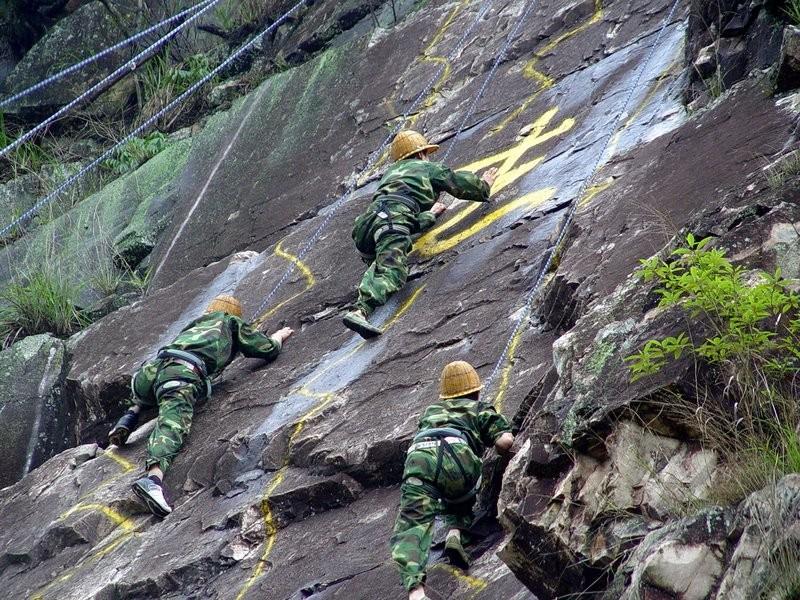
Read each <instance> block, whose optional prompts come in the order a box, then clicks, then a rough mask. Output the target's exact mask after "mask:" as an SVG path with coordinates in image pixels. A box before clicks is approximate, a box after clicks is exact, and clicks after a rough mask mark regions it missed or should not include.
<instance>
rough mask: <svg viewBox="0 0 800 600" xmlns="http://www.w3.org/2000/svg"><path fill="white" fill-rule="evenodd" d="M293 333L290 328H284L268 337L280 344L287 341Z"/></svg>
mask: <svg viewBox="0 0 800 600" xmlns="http://www.w3.org/2000/svg"><path fill="white" fill-rule="evenodd" d="M293 333H294V329H292V328H291V327H284V328H283V329H278V331H276V332H275V333H273V334H272V335H271V336H270V337H272V339H274V340H277V341H279V342H280V343H281V344H283V342H285V341H286V340H288V339H289V338H290V337H291V336H292V334H293Z"/></svg>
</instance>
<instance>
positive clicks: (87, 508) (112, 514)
mask: <svg viewBox="0 0 800 600" xmlns="http://www.w3.org/2000/svg"><path fill="white" fill-rule="evenodd" d="M79 512H99V513H101V514H102V515H103V516H104V517H106V518H107V519H108V520H109V521H111V522H112V523H114V524H115V525H118V526H119V527H122V528H123V529H124V530H125V531H133V530H134V528H135V527H136V524H135V523H134V522H133V521H132V520H131V519H130V518H129V517H126V516H125V515H123V514H121V513H119V512H117V511H116V510H114V509H113V508H111V507H110V506H106V505H105V504H98V503H88V504H77V505H75V506H73V507H72V508H70V509H69V510H68V511H67V512H65V513H64V514H63V515H61V516H60V517H59V520H64V519H66V518H67V517H69V516H70V515H74V514H75V513H79Z"/></svg>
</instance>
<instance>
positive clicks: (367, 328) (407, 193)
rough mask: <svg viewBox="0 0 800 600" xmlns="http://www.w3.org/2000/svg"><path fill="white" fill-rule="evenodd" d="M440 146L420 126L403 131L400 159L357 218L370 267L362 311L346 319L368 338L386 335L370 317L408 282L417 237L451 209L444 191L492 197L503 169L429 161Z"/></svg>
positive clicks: (397, 143) (395, 147) (397, 142)
mask: <svg viewBox="0 0 800 600" xmlns="http://www.w3.org/2000/svg"><path fill="white" fill-rule="evenodd" d="M438 149H439V146H437V145H436V144H430V143H428V140H426V139H425V138H424V137H423V136H422V135H421V134H419V133H417V132H416V131H410V130H409V131H401V132H400V133H398V134H397V136H396V137H395V139H394V141H393V142H392V147H391V152H390V153H391V157H392V159H393V160H394V161H395V164H394V165H392V166H391V167H390V168H389V170H388V171H387V172H386V174H385V175H384V176H383V178H382V179H381V181H380V183H379V184H378V190H377V191H376V192H375V195H374V196H373V199H372V203H371V204H370V205H369V208H368V209H367V211H366V212H365V213H363V214H362V215H360V216H359V217H358V218H357V219H356V222H355V226H354V227H353V240H354V241H355V244H356V249H357V250H358V251H359V252H360V253H361V257H362V258H363V259H364V262H366V263H367V264H368V265H369V268H368V269H367V272H366V273H364V277H363V278H362V279H361V284H360V285H359V287H358V302H357V303H356V310H354V311H351V312H349V313H347V314H346V315H345V316H344V319H343V322H344V324H345V326H346V327H348V328H349V329H352V330H353V331H355V332H356V333H358V334H359V335H361V336H362V337H365V338H371V337H375V336H378V335H380V334H381V330H380V329H379V328H378V327H375V326H373V325H372V324H370V322H369V317H370V315H371V314H372V313H373V312H374V311H375V309H376V308H378V307H379V306H382V305H383V304H386V302H387V300H388V299H389V296H391V295H392V294H394V293H395V292H397V291H398V290H399V289H400V288H402V287H403V285H404V284H405V282H406V278H407V277H408V253H409V252H410V251H411V236H413V235H414V234H417V233H420V232H421V231H424V230H426V229H429V228H430V227H433V225H434V223H436V218H437V217H438V216H439V215H441V214H442V213H443V212H444V211H445V210H446V209H447V207H446V206H445V205H444V204H442V203H441V202H439V201H438V197H439V194H441V193H442V192H447V193H449V194H451V195H453V196H455V197H456V198H462V199H464V200H473V201H475V202H488V201H489V194H490V189H491V187H492V184H493V183H494V180H495V178H496V177H497V169H489V170H488V171H486V173H484V174H483V177H480V178H479V177H478V176H476V175H474V174H473V173H470V172H469V171H453V170H451V169H450V168H448V167H446V166H445V165H443V164H442V163H438V162H431V161H430V160H429V158H428V156H429V155H430V154H432V153H433V152H436V150H438Z"/></svg>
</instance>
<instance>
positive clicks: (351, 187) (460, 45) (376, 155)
mask: <svg viewBox="0 0 800 600" xmlns="http://www.w3.org/2000/svg"><path fill="white" fill-rule="evenodd" d="M490 5H491V2H483V3H482V5H481V8H480V10H479V11H478V14H477V15H476V16H475V20H474V21H473V22H472V24H471V25H470V26H469V27H468V28H467V30H466V31H465V32H464V33H463V34H462V36H461V38H460V39H459V40H458V42H457V43H456V47H455V50H453V52H451V53H450V54H449V55H448V56H447V60H446V61H444V62H442V64H441V65H440V66H439V68H438V69H437V70H436V72H435V73H434V76H433V77H431V79H430V81H429V82H428V83H427V84H426V85H425V87H423V89H422V91H421V92H420V93H419V94H418V95H417V97H416V98H414V100H413V102H412V103H411V104H410V105H409V107H408V108H407V109H406V111H405V112H404V113H403V114H402V115H401V116H400V120H399V122H398V123H397V125H395V127H394V128H393V129H392V131H391V132H390V133H389V135H388V136H387V137H386V139H385V140H383V143H382V144H381V145H380V146H379V147H378V149H377V150H375V151H374V152H373V153H372V155H371V156H370V157H369V159H368V160H367V163H366V165H365V166H364V167H363V168H362V169H361V170H360V171H359V172H358V174H357V175H356V176H354V177H353V179H352V182H351V183H350V184H348V186H347V189H346V190H345V192H344V193H343V194H342V195H341V196H339V198H338V199H337V200H336V202H334V203H333V204H332V205H331V206H330V208H329V209H328V213H327V215H326V216H325V219H323V221H322V223H320V225H319V227H317V229H316V231H314V233H313V234H312V235H311V237H310V238H309V239H308V241H307V242H306V243H305V244H304V245H303V247H302V248H301V249H300V251H299V252H298V253H297V259H298V261H302V260H303V258H304V257H305V255H306V254H308V252H309V251H310V250H311V248H312V247H313V246H314V244H316V242H317V240H319V238H320V236H321V235H322V232H323V231H325V229H326V228H327V227H328V225H329V224H330V222H331V220H332V219H333V217H334V215H336V213H337V212H338V211H339V209H340V208H341V207H342V206H344V205H345V204H346V203H347V202H348V201H349V200H350V199H351V197H352V195H353V192H354V191H355V190H356V187H357V186H358V182H359V180H360V179H361V177H363V176H364V174H366V173H367V172H368V171H369V170H370V169H371V168H372V167H374V166H375V164H376V163H377V162H378V160H379V159H380V157H381V156H382V155H383V152H384V151H385V150H386V148H387V147H388V146H389V144H390V143H391V142H392V140H393V139H394V137H395V135H397V133H398V132H399V131H400V130H401V129H402V128H403V125H405V122H406V121H407V120H408V118H409V116H410V115H411V113H412V112H414V111H415V110H417V108H418V107H419V105H420V103H421V102H422V100H423V99H424V98H425V97H426V96H427V95H428V93H429V92H430V91H431V90H432V89H433V87H434V86H435V85H436V82H437V81H439V78H440V77H441V75H442V73H444V71H445V69H446V68H447V63H448V62H450V61H451V60H454V59H455V57H457V56H458V55H459V54H460V53H461V52H462V51H463V50H464V48H465V47H466V45H467V43H468V41H469V40H468V38H469V36H470V35H471V34H472V32H473V31H474V30H475V28H476V27H477V26H478V23H480V21H481V19H482V18H483V16H484V15H485V14H486V13H487V12H488V11H489V8H490ZM294 269H295V264H294V262H292V263H291V264H290V265H289V267H288V268H287V269H286V271H285V272H284V274H283V276H282V277H281V278H280V279H279V280H278V283H277V284H275V287H273V288H272V291H270V292H269V294H267V296H266V297H265V298H264V300H263V302H261V304H260V305H259V307H258V309H257V310H256V311H255V313H254V317H259V316H260V315H261V314H262V313H263V312H264V311H265V309H266V308H267V306H269V304H270V302H271V301H272V298H273V297H274V296H275V294H276V293H277V292H278V290H280V289H281V287H283V285H284V284H285V283H286V281H287V280H288V279H289V277H290V276H291V274H292V273H293V272H294ZM255 320H256V321H257V320H258V319H255Z"/></svg>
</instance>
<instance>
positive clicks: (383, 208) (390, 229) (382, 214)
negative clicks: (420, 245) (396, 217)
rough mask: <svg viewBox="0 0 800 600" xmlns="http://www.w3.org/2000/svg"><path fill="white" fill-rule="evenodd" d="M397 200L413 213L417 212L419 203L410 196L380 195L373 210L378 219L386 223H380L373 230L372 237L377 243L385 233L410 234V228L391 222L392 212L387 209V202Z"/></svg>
mask: <svg viewBox="0 0 800 600" xmlns="http://www.w3.org/2000/svg"><path fill="white" fill-rule="evenodd" d="M391 202H397V203H399V204H402V205H403V206H405V207H406V208H408V209H409V210H410V211H411V212H413V213H414V214H415V215H416V214H419V205H418V204H417V203H416V202H414V201H413V200H412V199H411V198H405V197H403V196H382V197H381V199H380V200H379V201H378V206H377V207H376V210H375V216H376V217H378V218H379V219H382V220H384V221H386V225H382V226H380V227H378V229H376V230H375V233H374V234H373V237H372V239H373V240H375V243H376V244H377V243H378V241H379V240H380V239H381V238H382V237H383V236H384V235H386V234H387V233H402V234H403V235H411V229H410V228H408V227H406V226H405V225H396V224H395V223H393V222H392V213H391V212H390V211H389V210H388V204H389V203H391Z"/></svg>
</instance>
